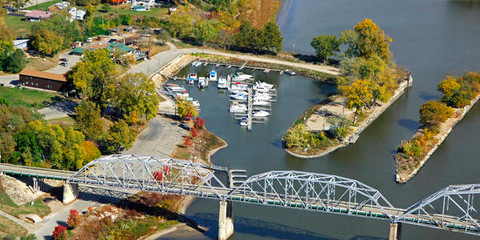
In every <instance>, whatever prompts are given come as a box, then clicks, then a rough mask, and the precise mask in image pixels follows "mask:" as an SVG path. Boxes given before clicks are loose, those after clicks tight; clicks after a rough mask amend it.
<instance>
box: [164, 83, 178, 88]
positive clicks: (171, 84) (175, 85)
mask: <svg viewBox="0 0 480 240" xmlns="http://www.w3.org/2000/svg"><path fill="white" fill-rule="evenodd" d="M164 86H165V88H169V87H170V88H171V87H180V85H178V84H175V83H165V85H164Z"/></svg>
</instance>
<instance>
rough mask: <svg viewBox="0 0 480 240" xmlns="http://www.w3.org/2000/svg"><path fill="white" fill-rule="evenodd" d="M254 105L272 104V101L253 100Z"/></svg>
mask: <svg viewBox="0 0 480 240" xmlns="http://www.w3.org/2000/svg"><path fill="white" fill-rule="evenodd" d="M252 105H254V106H270V102H269V101H261V100H255V101H253V103H252Z"/></svg>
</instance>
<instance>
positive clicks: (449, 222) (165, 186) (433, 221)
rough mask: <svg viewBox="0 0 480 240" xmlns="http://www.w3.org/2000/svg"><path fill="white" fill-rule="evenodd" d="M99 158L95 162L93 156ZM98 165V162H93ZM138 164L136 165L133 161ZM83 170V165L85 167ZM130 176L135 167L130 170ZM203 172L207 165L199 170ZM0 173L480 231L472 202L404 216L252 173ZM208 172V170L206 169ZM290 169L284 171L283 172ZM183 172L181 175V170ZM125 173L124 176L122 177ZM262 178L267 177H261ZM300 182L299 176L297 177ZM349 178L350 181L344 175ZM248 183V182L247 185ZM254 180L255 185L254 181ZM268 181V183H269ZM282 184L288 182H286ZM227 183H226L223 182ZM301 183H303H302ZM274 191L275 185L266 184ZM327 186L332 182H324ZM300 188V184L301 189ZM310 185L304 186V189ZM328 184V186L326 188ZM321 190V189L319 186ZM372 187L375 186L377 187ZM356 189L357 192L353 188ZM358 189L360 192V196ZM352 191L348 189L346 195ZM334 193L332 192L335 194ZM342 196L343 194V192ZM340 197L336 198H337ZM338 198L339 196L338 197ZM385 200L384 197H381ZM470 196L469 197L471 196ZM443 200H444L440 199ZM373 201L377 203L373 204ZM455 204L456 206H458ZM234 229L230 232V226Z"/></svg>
mask: <svg viewBox="0 0 480 240" xmlns="http://www.w3.org/2000/svg"><path fill="white" fill-rule="evenodd" d="M96 161H97V160H96ZM96 164H98V165H96ZM137 164H138V163H137ZM99 165H101V163H100V162H98V163H92V164H91V167H92V168H91V169H93V166H95V167H97V166H99ZM84 168H85V167H84ZM129 170H130V172H131V173H132V174H133V171H132V170H131V169H129ZM203 170H205V169H203ZM0 171H1V172H3V173H5V174H8V175H16V176H27V177H35V178H48V179H56V180H64V181H67V182H68V183H77V184H82V185H89V186H94V187H95V186H96V187H114V188H122V189H130V190H134V189H136V190H143V191H152V192H160V193H169V194H178V195H189V196H195V197H201V198H207V199H215V200H220V201H221V202H225V201H231V202H242V203H249V204H259V205H264V206H275V207H284V208H294V209H301V210H309V211H319V212H324V213H332V214H341V215H349V216H357V217H367V218H373V219H380V220H387V221H390V222H392V223H394V224H395V223H407V224H413V225H418V226H423V227H431V228H438V229H443V230H450V231H458V232H462V233H467V234H472V235H480V221H478V220H477V219H474V218H473V217H470V215H469V214H468V212H469V211H470V209H473V205H471V206H468V207H467V208H468V210H466V212H467V214H466V216H467V217H465V216H463V217H458V216H451V215H447V214H439V212H441V211H436V213H433V214H430V213H427V212H426V211H420V210H418V211H413V212H410V213H408V214H407V212H408V211H409V209H410V208H409V209H402V208H395V207H393V206H391V205H390V203H388V201H387V204H384V205H381V204H379V203H378V201H377V200H378V199H381V198H383V196H381V194H380V193H378V192H377V193H375V194H374V195H373V197H372V196H370V197H368V196H367V199H366V200H363V201H361V202H360V200H358V201H357V200H356V197H355V201H353V202H350V201H342V200H340V199H335V197H334V198H331V197H327V198H325V197H324V198H319V195H320V194H321V192H320V193H317V196H314V195H310V196H309V195H308V193H307V194H306V196H304V195H299V194H298V193H295V194H290V193H288V190H285V192H284V194H282V193H277V192H272V191H270V192H268V191H267V190H265V189H268V186H267V187H266V188H265V189H264V191H257V190H254V189H253V188H252V187H250V185H251V181H249V180H250V179H251V178H254V177H257V176H259V175H261V174H259V175H255V176H253V177H251V178H249V179H247V180H246V181H244V183H243V184H241V185H240V186H238V187H225V185H222V184H221V183H220V184H212V183H211V182H210V181H211V179H213V178H215V179H216V177H212V176H213V174H212V176H209V177H208V179H207V180H205V181H206V182H208V184H205V182H203V183H202V184H199V182H201V181H204V180H198V179H199V178H198V176H197V178H195V179H197V180H196V181H195V182H194V183H193V184H192V183H191V182H190V183H188V182H186V181H185V179H184V177H183V176H182V179H181V180H179V179H176V180H174V181H170V182H167V181H159V180H155V179H152V178H150V179H146V178H145V177H144V178H143V179H141V178H139V179H132V178H124V177H122V176H121V175H119V176H105V175H104V176H95V177H90V176H88V177H87V173H90V172H92V171H91V170H88V171H86V170H84V172H83V173H84V175H81V174H79V173H80V172H81V171H79V172H72V171H63V170H54V169H44V168H37V167H27V166H20V165H12V164H4V163H2V164H0ZM209 171H211V170H209ZM287 172H288V171H287ZM183 174H184V175H185V173H183ZM187 175H188V176H189V177H191V176H192V175H191V174H186V175H185V176H186V177H185V178H188V176H187ZM123 176H125V174H124V175H123ZM202 176H206V174H205V172H203V173H201V175H200V178H201V177H202ZM263 180H265V179H263ZM297 180H298V179H297ZM347 180H348V179H347ZM249 184H250V185H249ZM257 184H258V183H257ZM269 184H270V185H271V184H272V183H269ZM285 185H286V183H285ZM227 186H228V185H227ZM304 186H305V185H304ZM270 187H271V189H273V186H270ZM328 187H329V188H330V187H331V186H330V185H328ZM336 187H337V188H339V187H340V185H339V184H337V185H336ZM302 188H303V187H302ZM307 188H308V187H307ZM324 188H326V187H324ZM322 191H323V190H322ZM375 191H376V190H375ZM355 193H357V192H355ZM360 193H361V192H360V191H359V192H358V194H359V195H360ZM350 194H351V193H350ZM334 195H335V194H334ZM343 195H345V193H344V194H343ZM337 198H338V197H337ZM340 198H341V197H340ZM385 200H386V199H385ZM472 200H473V198H472ZM444 201H445V200H444ZM373 202H375V203H376V204H375V203H373ZM421 204H422V201H420V202H419V203H417V204H414V205H413V206H412V207H415V206H418V205H421ZM457 206H458V204H457ZM232 231H233V230H232Z"/></svg>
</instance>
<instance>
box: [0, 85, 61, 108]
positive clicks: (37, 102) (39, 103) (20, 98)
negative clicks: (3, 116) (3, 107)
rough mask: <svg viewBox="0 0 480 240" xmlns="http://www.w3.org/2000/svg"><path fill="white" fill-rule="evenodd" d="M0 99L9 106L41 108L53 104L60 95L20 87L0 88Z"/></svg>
mask: <svg viewBox="0 0 480 240" xmlns="http://www.w3.org/2000/svg"><path fill="white" fill-rule="evenodd" d="M0 97H1V98H3V99H5V100H7V102H8V104H9V105H10V106H24V107H27V108H43V107H45V106H46V104H48V103H52V102H54V101H55V100H56V99H55V98H58V97H60V95H59V94H57V93H51V92H44V91H38V90H33V89H27V88H21V87H17V88H9V87H0Z"/></svg>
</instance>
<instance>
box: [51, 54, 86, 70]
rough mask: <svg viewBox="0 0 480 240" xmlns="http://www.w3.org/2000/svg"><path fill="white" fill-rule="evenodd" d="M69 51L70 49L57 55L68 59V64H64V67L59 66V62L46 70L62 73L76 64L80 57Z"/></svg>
mask: <svg viewBox="0 0 480 240" xmlns="http://www.w3.org/2000/svg"><path fill="white" fill-rule="evenodd" d="M69 53H70V51H66V52H64V53H60V54H59V55H58V58H59V59H62V58H65V59H67V60H68V62H67V63H68V66H66V67H64V66H61V65H60V63H59V65H57V66H55V67H53V68H50V69H48V70H47V71H46V72H51V73H56V74H63V73H66V72H68V71H69V70H70V68H71V67H73V66H75V64H77V62H79V61H80V58H81V56H78V55H70V54H69Z"/></svg>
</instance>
